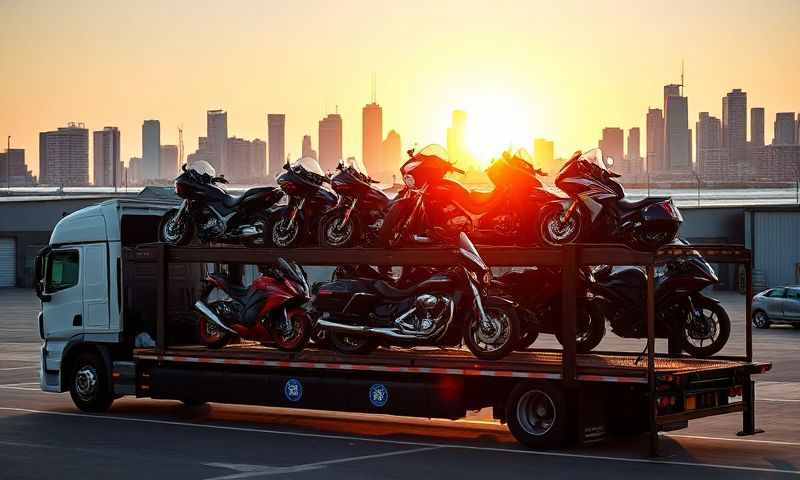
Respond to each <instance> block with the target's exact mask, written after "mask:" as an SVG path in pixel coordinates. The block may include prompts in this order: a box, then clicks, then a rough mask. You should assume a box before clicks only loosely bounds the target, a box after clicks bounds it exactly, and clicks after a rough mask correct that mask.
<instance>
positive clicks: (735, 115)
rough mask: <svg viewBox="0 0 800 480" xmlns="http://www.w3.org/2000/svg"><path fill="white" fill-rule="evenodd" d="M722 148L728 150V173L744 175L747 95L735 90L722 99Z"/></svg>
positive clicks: (737, 89)
mask: <svg viewBox="0 0 800 480" xmlns="http://www.w3.org/2000/svg"><path fill="white" fill-rule="evenodd" d="M722 146H723V147H726V148H727V149H728V162H729V165H730V166H731V168H732V169H733V170H732V171H731V172H730V173H734V174H742V173H745V172H744V170H742V167H743V166H744V165H745V163H746V162H747V93H746V92H743V91H742V90H741V89H739V88H736V89H734V90H732V91H730V92H729V93H728V94H727V95H726V96H725V97H723V98H722Z"/></svg>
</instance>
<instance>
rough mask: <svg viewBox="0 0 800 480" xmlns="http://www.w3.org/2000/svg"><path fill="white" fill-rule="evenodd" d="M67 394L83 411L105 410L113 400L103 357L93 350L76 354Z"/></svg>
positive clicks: (96, 411)
mask: <svg viewBox="0 0 800 480" xmlns="http://www.w3.org/2000/svg"><path fill="white" fill-rule="evenodd" d="M69 384H70V387H69V394H70V396H71V397H72V401H73V403H75V406H76V407H78V408H79V409H81V410H82V411H84V412H95V413H98V412H105V411H107V410H108V409H109V407H111V403H112V402H113V401H114V398H113V396H112V395H111V385H110V383H109V375H108V371H107V369H106V365H105V362H104V361H103V358H102V357H101V356H100V355H99V354H97V353H94V352H83V353H80V354H78V356H77V358H76V359H75V361H74V362H72V368H71V369H70V374H69Z"/></svg>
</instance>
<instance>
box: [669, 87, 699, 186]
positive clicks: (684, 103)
mask: <svg viewBox="0 0 800 480" xmlns="http://www.w3.org/2000/svg"><path fill="white" fill-rule="evenodd" d="M681 88H682V85H675V84H672V85H665V86H664V160H665V165H664V167H665V169H666V170H669V171H675V170H688V169H690V168H691V166H692V139H691V134H690V133H689V99H688V98H686V97H684V96H683V95H682V94H681Z"/></svg>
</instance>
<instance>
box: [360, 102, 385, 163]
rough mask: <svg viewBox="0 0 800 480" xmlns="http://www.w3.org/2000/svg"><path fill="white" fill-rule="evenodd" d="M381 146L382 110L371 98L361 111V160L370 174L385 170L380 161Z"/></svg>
mask: <svg viewBox="0 0 800 480" xmlns="http://www.w3.org/2000/svg"><path fill="white" fill-rule="evenodd" d="M382 144H383V109H382V108H381V106H380V105H378V104H377V103H375V99H374V98H373V99H372V103H369V104H367V105H365V106H364V108H363V109H362V110H361V159H362V160H363V162H364V166H366V167H367V170H368V171H370V172H376V173H377V172H382V171H384V170H386V167H385V166H384V165H383V163H382V160H381V149H382Z"/></svg>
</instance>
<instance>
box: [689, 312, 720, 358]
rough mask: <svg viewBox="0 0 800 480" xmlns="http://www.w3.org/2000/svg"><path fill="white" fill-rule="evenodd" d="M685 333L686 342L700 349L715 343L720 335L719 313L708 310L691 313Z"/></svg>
mask: <svg viewBox="0 0 800 480" xmlns="http://www.w3.org/2000/svg"><path fill="white" fill-rule="evenodd" d="M698 317H699V318H698ZM684 331H685V337H686V341H688V342H689V343H690V344H692V345H693V346H695V347H698V348H703V347H704V346H705V347H707V346H708V345H710V344H712V343H714V341H715V340H716V339H717V334H718V333H719V319H718V318H717V313H716V312H715V311H713V310H710V309H707V308H701V309H698V310H697V312H696V313H689V318H688V319H687V322H686V327H685V328H684ZM706 341H708V343H706Z"/></svg>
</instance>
